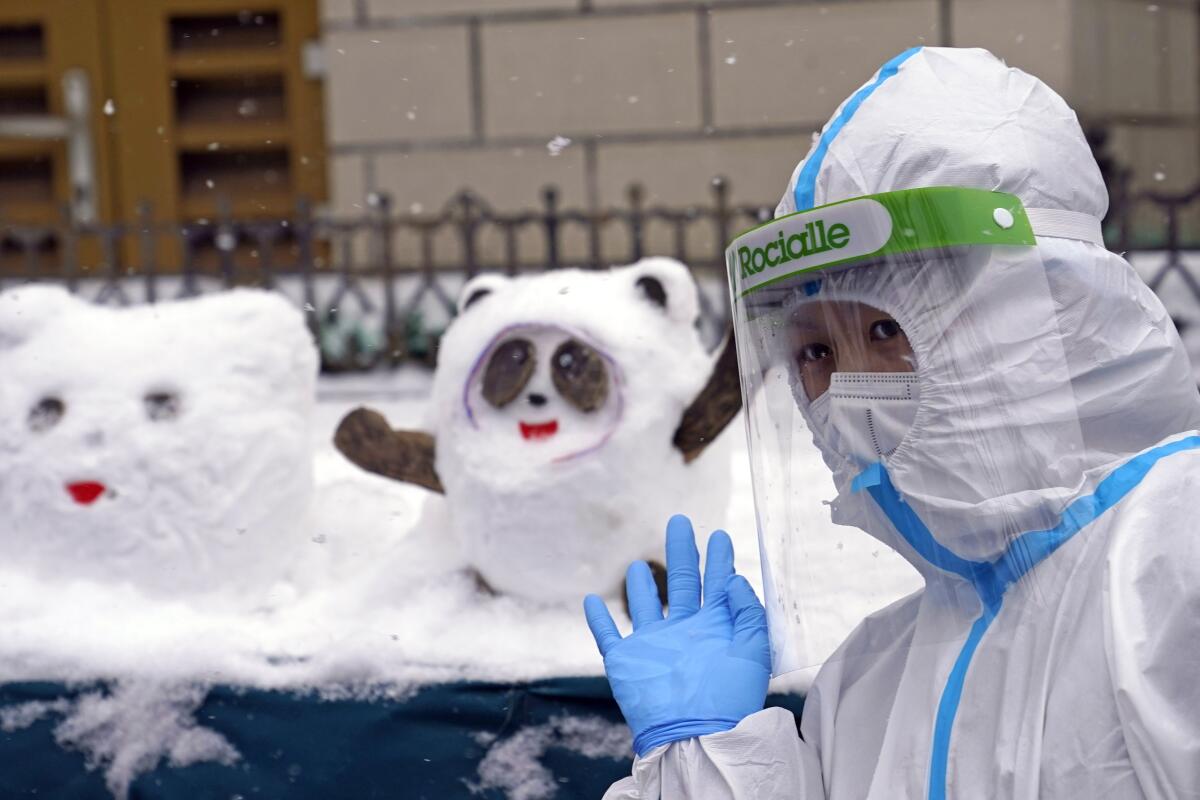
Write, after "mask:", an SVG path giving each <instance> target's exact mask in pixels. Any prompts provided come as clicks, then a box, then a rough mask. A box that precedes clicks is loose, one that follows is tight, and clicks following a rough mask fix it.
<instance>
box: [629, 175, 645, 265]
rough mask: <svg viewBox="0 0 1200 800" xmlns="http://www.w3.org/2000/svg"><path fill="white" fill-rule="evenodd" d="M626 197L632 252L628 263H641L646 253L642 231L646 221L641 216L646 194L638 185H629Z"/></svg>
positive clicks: (643, 232)
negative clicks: (627, 200) (627, 199)
mask: <svg viewBox="0 0 1200 800" xmlns="http://www.w3.org/2000/svg"><path fill="white" fill-rule="evenodd" d="M626 195H627V196H628V198H629V245H630V249H631V251H632V252H631V253H630V256H632V257H631V258H630V262H634V261H641V260H642V256H643V255H645V253H646V242H645V230H644V229H645V222H646V220H645V218H644V216H643V215H644V214H645V209H644V208H643V207H642V202H643V200H645V197H646V192H645V190H644V189H643V188H642V185H641V184H640V183H631V184H629V189H628V191H627V192H626Z"/></svg>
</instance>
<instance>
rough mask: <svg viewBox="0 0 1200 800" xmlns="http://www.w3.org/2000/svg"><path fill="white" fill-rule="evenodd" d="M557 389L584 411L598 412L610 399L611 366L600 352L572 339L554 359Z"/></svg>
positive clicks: (559, 349) (557, 351) (559, 348)
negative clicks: (605, 362)
mask: <svg viewBox="0 0 1200 800" xmlns="http://www.w3.org/2000/svg"><path fill="white" fill-rule="evenodd" d="M550 370H551V376H552V377H553V379H554V388H555V389H557V390H558V393H559V394H561V395H562V396H563V397H565V398H566V400H567V402H568V403H570V404H571V405H573V406H575V407H576V408H578V409H579V410H580V411H583V412H589V411H595V410H596V409H598V408H600V406H602V405H604V401H605V400H607V399H608V369H607V368H606V367H605V366H604V359H603V358H602V357H601V355H600V354H599V353H597V352H596V351H595V350H593V349H592V348H590V347H588V346H587V345H586V344H584V343H583V342H579V341H576V340H575V339H568V340H567V341H565V342H563V343H562V344H561V345H559V346H558V349H557V350H555V351H554V357H553V358H551V359H550Z"/></svg>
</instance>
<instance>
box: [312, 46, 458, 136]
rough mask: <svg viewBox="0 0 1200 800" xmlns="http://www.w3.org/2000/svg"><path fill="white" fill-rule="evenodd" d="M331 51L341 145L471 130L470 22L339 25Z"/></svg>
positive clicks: (331, 115) (330, 98)
mask: <svg viewBox="0 0 1200 800" xmlns="http://www.w3.org/2000/svg"><path fill="white" fill-rule="evenodd" d="M325 58H326V61H327V65H328V71H329V77H328V87H327V91H326V93H325V94H326V98H327V101H326V102H327V103H328V104H329V109H328V124H329V141H330V142H331V143H332V144H333V145H334V147H335V149H336V147H337V145H341V144H361V143H364V142H367V143H369V142H394V141H405V142H419V141H425V140H429V139H446V138H454V137H466V136H469V135H470V133H471V107H470V83H469V80H470V79H469V74H468V64H469V60H468V57H467V34H466V31H465V30H464V29H461V28H454V27H446V28H410V29H402V30H365V31H337V32H334V33H330V34H328V35H327V36H326V39H325Z"/></svg>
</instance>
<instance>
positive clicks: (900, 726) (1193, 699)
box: [586, 48, 1200, 800]
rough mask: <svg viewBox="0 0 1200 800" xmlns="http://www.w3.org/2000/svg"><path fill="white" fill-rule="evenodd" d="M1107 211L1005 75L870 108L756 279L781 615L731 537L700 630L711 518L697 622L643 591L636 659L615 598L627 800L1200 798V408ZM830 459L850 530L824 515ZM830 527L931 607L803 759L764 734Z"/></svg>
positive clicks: (758, 243)
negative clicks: (876, 547)
mask: <svg viewBox="0 0 1200 800" xmlns="http://www.w3.org/2000/svg"><path fill="white" fill-rule="evenodd" d="M1106 208H1107V197H1106V193H1105V189H1104V185H1103V183H1102V180H1101V177H1100V173H1099V171H1098V169H1097V167H1096V164H1095V161H1094V159H1093V157H1092V155H1091V153H1090V151H1089V149H1088V146H1087V143H1086V141H1085V139H1084V136H1083V134H1082V132H1081V130H1080V128H1079V124H1078V122H1077V120H1076V117H1075V114H1074V113H1073V112H1072V111H1071V109H1070V108H1069V107H1068V106H1067V105H1066V104H1065V103H1064V102H1063V100H1062V99H1061V98H1060V97H1059V96H1058V95H1057V94H1055V93H1054V92H1053V91H1052V90H1051V89H1050V88H1049V87H1047V86H1046V85H1045V84H1043V83H1042V82H1040V81H1039V80H1037V79H1036V78H1034V77H1032V76H1030V75H1027V74H1025V73H1023V72H1021V71H1020V70H1017V69H1012V68H1009V67H1006V66H1005V65H1004V64H1003V63H1002V62H1000V61H999V60H998V59H996V58H995V57H993V56H992V55H991V54H989V53H987V52H985V51H982V50H966V49H963V50H959V49H949V48H914V49H913V50H909V51H906V52H905V53H902V54H901V55H899V56H897V57H896V58H894V59H892V60H891V61H889V62H888V63H887V64H885V65H884V66H883V67H882V68H881V69H880V70H879V72H878V73H876V75H875V76H874V77H873V78H872V79H871V80H870V81H869V82H868V83H866V84H865V85H864V86H863V87H862V88H861V89H860V90H858V91H857V92H855V93H854V94H853V95H852V96H851V97H850V98H848V99H847V100H846V101H845V102H844V103H843V104H842V105H841V107H840V108H839V109H838V110H837V112H836V113H835V114H834V116H833V118H832V119H831V120H830V122H829V123H828V124H827V125H826V126H825V128H824V129H823V131H822V133H821V136H820V138H819V139H818V140H817V141H816V142H815V143H814V145H813V147H812V149H811V150H810V152H809V154H808V156H807V157H806V158H805V159H804V160H803V161H801V162H800V164H799V165H798V166H797V168H796V170H795V172H794V173H793V175H792V178H791V181H790V183H789V185H788V189H787V192H786V194H785V195H784V197H783V200H782V201H781V202H780V204H779V207H778V209H777V212H776V218H775V219H774V220H773V221H772V222H769V223H767V224H765V225H763V226H760V227H759V228H756V229H754V230H752V231H749V232H747V233H745V234H743V235H742V236H740V237H739V238H738V239H737V240H735V241H734V243H733V244H732V245H731V246H730V248H729V250H728V259H729V267H730V280H731V287H732V297H733V307H734V308H733V310H734V321H735V335H736V337H737V344H738V356H739V362H740V370H741V375H742V390H743V395H744V399H745V407H746V414H747V429H748V433H749V437H750V448H751V470H752V475H753V480H754V484H755V493H756V494H755V504H756V509H757V512H758V520H759V540H760V549H761V552H762V555H763V572H764V574H763V578H764V586H765V598H764V600H765V614H764V608H763V606H761V605H759V603H758V601H757V599H756V598H755V596H754V594H753V591H752V590H751V589H750V587H749V585H748V584H747V583H746V582H745V580H744V579H743V578H741V577H738V576H734V575H733V570H732V551H731V548H730V545H729V540H728V537H727V536H725V535H724V534H721V533H716V534H714V535H713V536H712V537H711V538H710V540H709V545H708V557H707V563H706V566H705V576H704V581H703V593H704V596H703V603H702V602H701V598H700V592H701V588H700V587H701V580H700V574H699V568H698V555H697V553H696V549H695V545H694V540H693V537H692V533H691V528H690V525H689V524H688V523H687V521H686V520H685V519H683V518H675V519H673V520H672V521H671V523H670V525H669V526H668V543H667V559H668V572H669V580H670V587H669V593H668V594H669V601H670V602H669V607H668V615H667V617H666V618H665V619H664V618H663V611H662V608H661V606H658V605H657V603H656V601H654V600H653V596H654V595H653V587H652V583H651V581H650V578H649V573H648V570H647V569H646V568H645V566H644V565H642V564H635V565H634V566H633V567H631V568H630V571H629V579H628V582H627V583H628V587H629V588H628V591H629V599H630V612H631V616H632V618H633V623H634V631H633V633H632V634H630V635H629V636H627V637H624V638H622V637H621V635H620V634H619V633H618V632H617V630H616V627H615V626H614V625H613V623H612V618H611V617H610V616H609V614H608V612H607V611H606V610H605V608H604V605H603V603H602V602H601V601H600V600H599V598H596V597H594V596H593V597H589V598H588V600H587V601H586V611H587V616H588V622H589V624H590V626H591V628H592V631H593V633H594V634H595V636H596V640H597V643H598V645H599V647H600V650H601V652H602V653H603V654H604V659H605V668H606V671H607V673H608V676H609V680H610V682H611V684H612V687H613V691H614V695H615V696H616V698H617V700H618V702H619V703H620V704H621V708H622V711H623V712H624V714H625V717H626V719H627V721H629V723H630V726H631V727H632V728H633V730H634V733H635V739H634V749H635V752H636V753H637V756H638V757H637V759H636V761H635V764H634V768H633V775H632V776H631V777H630V778H627V779H625V780H622V781H621V782H619V783H617V784H616V785H614V786H613V787H612V789H611V790H610V791H609V792H608V794H607V795H606V797H607V798H608V799H609V800H634V799H635V798H636V799H639V800H652V799H653V798H659V797H663V798H682V797H686V798H695V800H718V799H724V798H736V799H737V800H751V798H753V800H774V799H775V798H780V800H782V799H783V798H787V800H800V799H802V800H815V799H816V798H832V799H833V800H862V798H872V799H875V800H885V799H886V800H891V799H892V798H898V797H904V798H926V797H927V798H937V799H940V798H1020V799H1021V800H1026V799H1028V800H1033V798H1200V433H1198V432H1197V428H1200V392H1198V391H1197V387H1196V385H1195V383H1194V381H1193V378H1192V376H1191V372H1190V368H1189V365H1188V360H1187V356H1186V355H1185V353H1184V350H1183V347H1182V344H1181V342H1180V339H1179V337H1178V335H1177V333H1176V331H1175V329H1174V326H1173V324H1172V323H1171V320H1170V318H1169V317H1168V316H1167V314H1166V312H1165V311H1164V309H1163V306H1162V304H1161V303H1160V302H1159V300H1158V299H1157V298H1156V297H1155V296H1154V295H1153V294H1152V293H1151V292H1150V290H1149V289H1148V288H1147V287H1146V286H1145V285H1144V284H1143V283H1142V282H1141V280H1140V279H1139V278H1138V277H1137V276H1136V275H1135V273H1134V271H1133V270H1132V268H1131V267H1130V266H1129V264H1128V263H1126V262H1125V261H1124V260H1123V259H1122V258H1121V257H1120V256H1118V255H1115V254H1113V253H1110V252H1107V251H1106V250H1105V248H1104V246H1103V243H1102V240H1101V234H1100V222H1099V220H1100V219H1101V218H1102V217H1103V215H1104V213H1105V211H1106ZM799 435H803V436H805V437H811V439H812V441H813V442H814V443H815V444H816V446H817V447H818V448H819V449H820V451H821V453H822V456H823V457H824V459H825V462H826V464H827V465H828V467H829V468H830V470H831V472H832V475H833V479H834V484H835V486H836V490H837V497H836V499H834V501H833V502H832V505H831V506H830V507H827V508H796V507H795V502H796V501H795V499H794V498H795V497H797V496H799V495H800V494H802V493H798V492H797V491H795V488H796V484H795V483H794V481H798V480H800V479H801V478H800V477H797V475H795V474H793V472H792V470H791V468H790V461H791V458H790V457H791V455H792V453H793V452H794V451H793V446H794V445H795V444H796V437H797V436H799ZM830 513H832V516H833V520H834V522H836V523H839V524H843V525H849V526H855V527H858V528H861V529H862V530H864V531H866V532H867V533H868V534H870V535H871V536H873V537H875V538H876V539H878V540H880V541H881V542H883V543H885V544H886V545H888V546H889V547H892V548H894V549H895V550H897V551H898V552H899V553H900V554H901V555H903V556H904V557H905V558H906V559H908V560H909V561H910V562H911V563H912V564H913V565H914V566H915V567H916V568H917V570H918V571H919V572H920V573H921V575H922V577H923V578H924V581H925V586H924V588H923V589H922V590H921V591H918V592H917V593H915V594H913V595H910V596H909V597H906V598H904V599H902V600H900V601H898V602H896V603H894V604H892V605H891V606H889V607H887V608H884V609H882V610H880V611H877V612H876V613H874V614H873V615H871V616H869V617H868V618H867V619H866V620H864V621H863V622H862V623H861V624H860V625H859V627H858V628H856V629H855V630H854V632H853V633H852V634H851V635H850V636H849V638H848V639H847V640H846V641H845V642H844V643H843V645H842V646H841V647H840V648H839V649H838V651H837V652H836V653H834V655H833V656H832V657H831V658H830V659H829V660H828V661H826V662H825V663H824V664H823V665H822V666H821V669H820V671H819V672H818V674H817V677H816V679H815V681H814V683H813V685H812V687H811V689H810V691H809V693H808V695H807V698H806V701H805V706H804V713H803V719H802V721H801V724H800V733H801V736H799V737H798V736H797V735H796V727H795V724H794V721H793V719H792V717H791V715H790V713H789V712H787V711H785V710H782V709H778V708H770V709H765V710H762V704H763V699H764V697H765V694H766V689H767V680H768V677H769V675H770V674H771V672H772V671H773V672H774V673H775V674H780V673H782V672H786V671H788V670H790V669H793V668H795V667H797V666H804V665H803V664H802V663H798V662H797V660H796V659H797V656H796V655H795V654H796V653H799V652H803V651H804V648H803V647H802V646H798V645H797V640H798V639H800V638H802V637H803V626H802V624H801V622H802V616H803V615H802V614H797V613H796V611H797V609H796V604H795V602H793V600H792V599H791V597H790V595H789V591H791V590H789V585H793V584H794V583H795V582H797V581H802V580H803V555H804V541H805V538H804V531H805V528H806V525H807V524H808V521H810V520H812V519H816V518H817V517H816V515H818V514H830ZM797 563H799V566H797ZM793 590H794V586H793ZM768 630H769V639H770V651H769V655H768V651H767V646H766V643H767V638H768V637H767V633H768Z"/></svg>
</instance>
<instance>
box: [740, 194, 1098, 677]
mask: <svg viewBox="0 0 1200 800" xmlns="http://www.w3.org/2000/svg"><path fill="white" fill-rule="evenodd" d="M726 259H727V264H728V268H729V272H730V284H731V291H732V302H733V316H734V325H735V335H736V339H737V349H738V360H739V369H740V371H741V382H742V393H743V399H744V405H745V410H746V419H747V430H748V436H749V442H750V461H751V464H750V466H751V477H752V480H753V484H754V496H755V506H756V511H757V517H758V533H759V546H760V553H761V559H762V565H763V578H764V583H765V594H766V597H765V601H766V606H767V613H768V619H769V624H770V629H771V642H772V647H773V658H774V672H775V674H781V673H784V672H789V671H791V670H795V669H799V668H803V667H810V666H814V665H817V664H819V663H822V662H824V661H825V660H826V659H828V658H829V657H830V656H831V653H832V651H833V650H834V648H835V647H837V646H838V645H839V644H840V643H841V641H842V640H843V639H844V638H845V637H846V635H847V634H848V633H849V632H850V630H851V628H853V627H854V626H855V625H856V624H857V623H858V622H859V620H861V619H862V618H863V617H864V616H866V615H867V614H869V613H871V612H873V611H875V610H878V609H880V608H882V607H883V606H886V605H888V604H889V603H891V602H893V601H895V600H897V599H898V598H900V597H902V596H904V595H906V594H908V593H910V592H912V591H915V590H916V589H918V588H921V587H922V586H925V587H926V594H927V595H928V594H930V593H936V594H937V597H936V598H934V599H936V600H937V601H938V602H940V603H941V604H942V606H943V607H944V608H943V610H944V612H945V613H946V614H948V615H950V616H951V617H954V618H955V619H958V618H960V617H961V618H962V620H963V621H964V622H967V623H969V620H970V619H971V618H972V617H973V616H977V615H978V614H979V613H980V612H981V609H982V608H983V606H984V605H986V602H988V601H987V600H986V598H984V599H981V598H983V595H982V594H981V591H983V592H984V593H986V592H987V591H990V590H988V589H986V587H985V588H984V589H981V588H980V586H979V585H977V583H976V582H975V581H974V578H973V577H972V576H973V574H974V572H973V570H975V569H976V568H975V567H973V566H969V565H971V564H985V563H990V562H991V561H993V560H995V559H999V558H1003V557H1005V553H1006V552H1007V551H1008V549H1009V548H1010V546H1011V545H1012V543H1013V541H1014V540H1015V538H1017V536H1018V535H1019V534H1020V533H1021V532H1023V531H1024V530H1028V529H1030V528H1031V527H1036V526H1037V525H1038V524H1039V523H1041V522H1042V521H1043V520H1042V515H1043V514H1044V505H1045V504H1039V503H1032V502H1030V503H1026V505H1025V506H1022V502H1023V500H1022V499H1021V498H1022V497H1023V496H1026V497H1027V496H1028V491H1027V490H1028V489H1030V488H1041V487H1043V486H1044V485H1045V465H1039V466H1037V467H1034V468H1031V467H1030V466H1029V465H1028V463H1027V462H1028V461H1029V458H1028V456H1029V455H1030V453H1029V452H1028V444H1027V442H1026V440H1027V439H1030V438H1032V439H1033V440H1036V441H1038V442H1039V443H1042V444H1045V443H1048V442H1049V443H1053V442H1059V443H1062V442H1063V441H1066V440H1072V437H1074V436H1077V428H1076V427H1075V426H1074V417H1073V415H1072V414H1067V415H1066V417H1068V418H1067V419H1058V418H1056V412H1055V411H1054V409H1056V408H1058V406H1057V405H1056V403H1057V402H1058V401H1059V400H1061V401H1062V403H1064V404H1065V405H1064V407H1067V406H1069V407H1071V408H1073V406H1072V405H1071V404H1070V401H1069V399H1068V398H1066V397H1065V396H1063V394H1062V392H1063V390H1064V388H1066V390H1067V391H1068V392H1069V381H1068V380H1067V376H1066V372H1065V365H1064V361H1063V358H1062V353H1061V349H1060V348H1059V347H1058V344H1059V339H1058V337H1057V329H1056V317H1055V311H1054V306H1053V302H1052V299H1051V296H1050V290H1049V288H1048V285H1047V280H1046V275H1045V272H1044V270H1043V269H1042V267H1041V261H1040V258H1039V256H1038V251H1037V248H1036V245H1035V239H1034V234H1033V232H1032V229H1031V227H1030V223H1029V220H1028V217H1027V215H1026V213H1025V211H1024V209H1023V208H1022V206H1021V203H1020V201H1019V200H1018V199H1017V198H1015V197H1013V196H1011V195H1007V194H1002V193H998V192H988V191H982V190H974V189H960V188H949V187H945V188H943V187H938V188H930V189H915V190H905V191H898V192H891V193H887V194H880V195H873V196H870V197H863V198H858V199H854V200H850V201H846V202H842V203H837V204H833V205H830V206H824V207H821V208H818V209H814V210H812V211H806V212H799V213H796V214H792V215H789V216H786V217H781V218H779V219H776V220H773V221H772V222H770V223H767V224H765V225H762V226H759V227H758V228H755V229H753V230H750V231H748V232H746V233H744V234H742V235H741V236H739V237H738V238H737V239H735V240H734V242H733V243H732V244H731V245H730V246H729V248H728V249H727V251H726ZM1013 359H1023V360H1022V361H1021V366H1020V368H1019V369H1016V370H1002V369H997V367H999V366H1001V365H1004V364H1006V363H1008V362H1011V361H1013ZM1025 372H1028V373H1029V374H1028V375H1024V374H1017V373H1025ZM1031 390H1032V392H1033V393H1034V396H1035V397H1036V398H1037V399H1034V400H1032V405H1031V398H1030V395H1029V392H1030V391H1031ZM925 393H929V396H923V395H924V394H925ZM1010 401H1011V402H1010ZM1039 402H1040V403H1042V404H1043V406H1044V408H1041V409H1040V410H1039V408H1038V403H1039ZM1042 411H1046V412H1048V413H1041V412H1042ZM1058 416H1063V415H1061V414H1060V415H1058ZM1064 423H1065V427H1064ZM1043 428H1046V430H1043ZM1049 449H1053V446H1052V444H1051V446H1050V448H1049ZM1054 457H1055V456H1054V454H1053V453H1047V454H1046V458H1048V459H1050V460H1051V461H1053V459H1054ZM1061 466H1062V467H1063V469H1067V465H1061ZM1050 468H1051V469H1054V468H1055V466H1054V465H1053V464H1051V466H1050ZM853 528H860V529H863V530H866V531H867V532H869V533H870V534H871V536H872V537H874V538H871V537H868V536H865V535H863V534H862V533H861V532H860V531H856V530H853ZM1010 555H1011V554H1010ZM906 562H907V563H906ZM910 564H911V565H912V566H910ZM948 565H949V566H950V567H952V568H950V569H948V568H947V567H948ZM955 570H958V571H957V572H956V571H955ZM960 573H961V574H960ZM1018 577H1019V576H1018ZM943 578H945V580H943ZM957 628H958V626H956V625H943V626H938V627H936V631H937V632H936V633H934V632H930V633H929V634H925V633H923V632H922V631H920V630H917V631H907V632H902V631H878V630H876V631H874V632H873V633H872V634H871V635H868V636H863V637H858V641H857V642H856V648H852V650H853V652H854V653H858V654H863V653H864V651H872V650H883V649H889V650H890V649H895V647H896V645H897V642H896V637H903V636H908V637H909V641H907V643H906V645H914V644H920V643H921V637H922V636H924V635H928V636H942V637H944V636H946V635H948V634H947V631H950V632H953V631H955V630H957ZM840 652H842V656H846V655H848V654H849V652H850V651H847V650H846V649H845V648H844V649H843V651H840Z"/></svg>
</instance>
